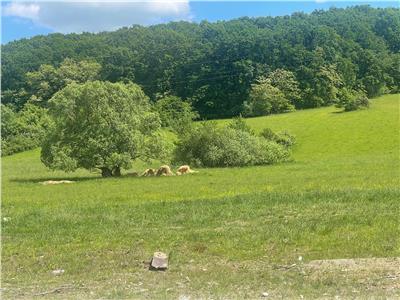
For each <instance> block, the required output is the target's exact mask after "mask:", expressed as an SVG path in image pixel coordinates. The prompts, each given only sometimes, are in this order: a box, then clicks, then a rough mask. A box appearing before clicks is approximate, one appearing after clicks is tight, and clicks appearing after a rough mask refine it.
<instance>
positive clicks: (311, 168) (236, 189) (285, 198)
mask: <svg viewBox="0 0 400 300" xmlns="http://www.w3.org/2000/svg"><path fill="white" fill-rule="evenodd" d="M399 103H400V102H399V95H389V96H384V97H381V98H378V99H374V100H373V103H372V106H371V108H370V109H369V110H363V111H356V112H351V113H338V110H337V109H335V108H332V107H330V108H321V109H314V110H304V111H298V112H294V113H289V114H283V115H277V116H270V117H263V118H252V119H249V120H248V122H249V124H250V125H251V126H252V127H253V128H254V129H255V130H257V131H259V130H261V129H262V128H264V127H270V128H272V129H273V130H288V131H289V132H291V133H293V134H295V135H296V138H297V141H298V142H297V145H296V146H295V148H294V149H293V161H292V162H289V163H285V164H280V165H274V166H262V167H248V168H231V169H221V168H218V169H200V170H199V173H196V174H193V175H188V176H179V177H178V176H177V177H162V178H129V177H125V178H120V179H102V178H100V177H99V174H93V173H89V172H87V171H84V170H80V171H78V172H75V173H72V174H66V173H63V172H50V171H48V170H46V169H45V168H44V166H43V165H42V164H41V163H40V160H39V151H38V150H34V151H29V152H25V153H21V154H17V155H14V156H11V157H6V158H3V160H2V175H3V176H2V183H3V186H2V187H3V190H2V217H3V218H9V219H6V220H7V221H5V222H4V219H3V222H2V242H3V253H2V256H3V259H2V271H3V273H2V275H3V276H2V282H3V285H4V286H5V287H6V288H8V290H6V292H5V295H6V296H9V297H10V298H13V297H23V296H25V297H28V298H29V297H31V296H32V295H33V294H35V293H37V292H38V291H42V290H47V289H51V288H52V287H56V286H60V285H62V284H71V285H73V287H74V288H73V289H72V290H66V291H63V294H62V295H63V297H71V298H74V297H75V298H76V297H81V298H98V297H106V298H135V297H136V298H137V297H145V296H146V295H147V296H148V297H149V298H154V297H157V298H169V297H177V296H179V295H186V294H188V295H193V296H194V297H196V295H197V296H198V297H200V296H204V297H207V295H217V296H218V295H219V296H223V295H230V296H228V298H236V297H237V298H243V297H250V298H253V297H258V296H259V295H260V292H261V291H264V290H265V289H268V290H269V291H272V295H275V296H276V297H278V296H286V297H298V296H299V295H300V294H303V295H313V296H315V295H317V294H319V293H321V292H322V291H324V292H325V291H329V292H332V293H337V292H338V289H339V288H342V289H340V290H341V293H343V295H349V294H348V293H351V291H352V290H353V289H358V288H359V289H360V290H362V289H363V286H362V284H360V283H359V282H358V283H357V282H353V281H349V280H347V281H346V280H345V281H343V280H341V279H340V278H339V279H337V280H336V281H334V282H331V281H329V280H328V278H326V279H325V280H324V278H320V279H319V280H314V279H311V277H304V275H303V274H302V273H301V272H283V271H276V270H275V269H273V266H275V265H280V264H288V265H290V264H293V263H297V264H298V257H299V256H302V257H304V262H305V263H306V262H308V261H310V260H313V259H333V258H355V257H395V256H400V221H399V217H398V216H399V215H400V202H399V200H398V199H399V196H400V191H399V152H398V151H399V134H398V132H399V110H398V107H399ZM221 122H226V121H225V120H223V121H221ZM145 167H146V166H145V165H143V164H137V165H136V166H135V168H136V170H139V171H141V170H143V169H144V168H145ZM57 178H63V179H72V180H74V181H76V182H75V183H73V184H70V185H58V186H42V185H40V184H39V182H40V181H43V180H47V179H57ZM156 250H162V251H165V252H168V253H170V257H171V267H170V269H169V270H168V271H167V272H165V273H162V274H159V273H153V272H150V271H148V270H147V262H148V260H149V258H150V256H151V254H152V253H153V252H154V251H156ZM59 268H62V269H65V274H64V275H62V276H60V277H54V276H53V275H52V274H51V271H52V270H54V269H59ZM370 276H371V278H374V277H373V276H375V275H374V274H370ZM186 277H188V278H189V280H188V279H187V278H186ZM283 282H286V284H283ZM140 283H141V284H140ZM19 288H21V290H19ZM91 292H92V293H91ZM375 293H376V295H380V293H385V291H382V290H380V289H377V290H376V291H375ZM364 295H369V294H364ZM383 295H385V294H383ZM51 296H54V295H49V297H50V298H51Z"/></svg>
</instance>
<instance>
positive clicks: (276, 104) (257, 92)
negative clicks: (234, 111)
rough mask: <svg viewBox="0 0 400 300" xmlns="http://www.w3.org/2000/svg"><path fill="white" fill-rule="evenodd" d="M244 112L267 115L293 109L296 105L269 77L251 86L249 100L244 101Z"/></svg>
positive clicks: (254, 115) (251, 114)
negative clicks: (270, 81)
mask: <svg viewBox="0 0 400 300" xmlns="http://www.w3.org/2000/svg"><path fill="white" fill-rule="evenodd" d="M243 105H244V110H243V112H244V114H245V115H247V116H252V117H256V116H266V115H270V114H277V113H282V112H288V111H293V110H294V106H293V105H292V104H291V103H290V101H289V100H288V99H287V98H286V97H285V94H284V93H283V92H282V91H281V90H280V89H279V88H277V87H274V86H272V85H271V84H270V83H269V80H268V79H265V78H261V79H259V80H258V81H257V83H256V84H253V85H252V87H251V91H250V95H249V99H248V101H245V102H244V104H243Z"/></svg>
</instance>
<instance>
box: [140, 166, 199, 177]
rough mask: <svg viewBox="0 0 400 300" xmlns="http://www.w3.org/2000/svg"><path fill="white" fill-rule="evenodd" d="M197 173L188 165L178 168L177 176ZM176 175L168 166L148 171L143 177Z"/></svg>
mask: <svg viewBox="0 0 400 300" xmlns="http://www.w3.org/2000/svg"><path fill="white" fill-rule="evenodd" d="M192 173H197V172H196V171H193V170H192V169H190V167H189V166H188V165H183V166H180V167H179V168H178V171H177V172H176V175H184V174H192ZM174 175H175V174H174V173H173V172H172V171H171V168H170V167H169V166H168V165H163V166H161V167H160V168H158V169H146V170H145V171H144V172H143V173H142V175H141V176H143V177H151V176H174Z"/></svg>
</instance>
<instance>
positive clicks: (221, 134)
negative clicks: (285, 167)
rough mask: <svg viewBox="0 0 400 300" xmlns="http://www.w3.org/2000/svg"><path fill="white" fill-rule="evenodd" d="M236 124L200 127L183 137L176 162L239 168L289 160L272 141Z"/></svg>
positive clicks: (199, 165) (281, 147)
mask: <svg viewBox="0 0 400 300" xmlns="http://www.w3.org/2000/svg"><path fill="white" fill-rule="evenodd" d="M239 122H241V121H237V120H235V121H233V122H232V123H231V124H229V125H228V126H226V127H217V125H216V123H214V122H207V123H203V124H200V125H198V126H196V127H195V128H193V129H192V130H191V131H190V132H188V133H187V134H186V135H184V136H183V137H182V138H181V139H180V140H179V142H178V143H177V147H176V150H175V162H176V163H186V164H191V165H195V166H197V167H240V166H251V165H264V164H273V163H277V162H281V161H285V160H287V159H288V158H289V151H288V149H287V148H285V147H284V146H282V145H280V144H278V143H276V142H275V141H272V140H267V139H264V138H262V137H259V136H256V135H255V134H253V133H252V132H251V131H249V130H248V129H247V128H246V127H245V128H244V129H243V128H237V126H238V124H239ZM241 126H242V125H241Z"/></svg>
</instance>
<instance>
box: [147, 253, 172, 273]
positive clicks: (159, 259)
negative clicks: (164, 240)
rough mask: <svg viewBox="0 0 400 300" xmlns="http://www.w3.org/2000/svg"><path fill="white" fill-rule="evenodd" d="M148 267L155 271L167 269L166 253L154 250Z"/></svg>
mask: <svg viewBox="0 0 400 300" xmlns="http://www.w3.org/2000/svg"><path fill="white" fill-rule="evenodd" d="M150 269H151V270H156V271H164V270H166V269H168V255H167V254H165V253H163V252H154V254H153V258H152V259H151V263H150Z"/></svg>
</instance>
